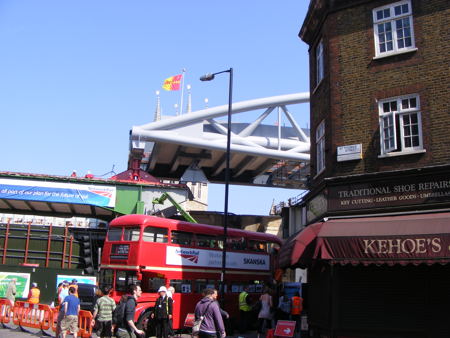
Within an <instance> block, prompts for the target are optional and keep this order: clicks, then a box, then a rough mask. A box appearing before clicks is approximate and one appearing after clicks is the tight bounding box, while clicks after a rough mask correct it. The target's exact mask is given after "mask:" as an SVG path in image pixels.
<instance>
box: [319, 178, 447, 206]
mask: <svg viewBox="0 0 450 338" xmlns="http://www.w3.org/2000/svg"><path fill="white" fill-rule="evenodd" d="M449 201H450V175H448V174H447V175H444V174H440V175H430V176H423V177H417V176H416V177H414V178H409V179H407V180H402V179H391V180H382V179H380V180H379V181H374V182H365V183H358V184H349V185H340V186H330V187H328V210H329V211H341V210H355V209H371V208H381V207H391V206H405V205H415V204H428V203H441V202H449Z"/></svg>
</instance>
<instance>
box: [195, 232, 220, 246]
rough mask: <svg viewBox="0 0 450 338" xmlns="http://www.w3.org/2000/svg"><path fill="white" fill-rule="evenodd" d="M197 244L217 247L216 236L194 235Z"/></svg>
mask: <svg viewBox="0 0 450 338" xmlns="http://www.w3.org/2000/svg"><path fill="white" fill-rule="evenodd" d="M196 237H197V245H198V246H200V247H202V248H217V238H216V237H214V236H209V235H196Z"/></svg>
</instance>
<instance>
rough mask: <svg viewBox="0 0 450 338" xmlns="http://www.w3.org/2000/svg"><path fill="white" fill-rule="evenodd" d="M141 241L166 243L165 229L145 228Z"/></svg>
mask: <svg viewBox="0 0 450 338" xmlns="http://www.w3.org/2000/svg"><path fill="white" fill-rule="evenodd" d="M142 239H143V240H144V242H156V243H167V229H164V228H156V227H146V228H145V229H144V235H143V237H142Z"/></svg>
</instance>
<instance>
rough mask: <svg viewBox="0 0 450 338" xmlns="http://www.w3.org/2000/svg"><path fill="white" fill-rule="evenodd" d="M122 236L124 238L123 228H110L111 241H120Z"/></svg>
mask: <svg viewBox="0 0 450 338" xmlns="http://www.w3.org/2000/svg"><path fill="white" fill-rule="evenodd" d="M121 238H122V228H109V230H108V240H109V241H120V239H121Z"/></svg>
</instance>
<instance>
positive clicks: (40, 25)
mask: <svg viewBox="0 0 450 338" xmlns="http://www.w3.org/2000/svg"><path fill="white" fill-rule="evenodd" d="M308 3H309V1H306V0H296V1H294V0H286V1H282V2H275V1H267V0H260V1H237V0H230V1H220V2H219V1H204V0H196V1H178V0H173V1H155V0H153V1H150V0H146V1H144V0H134V1H119V0H108V1H106V0H96V1H92V0H77V1H73V0H72V1H60V0H54V1H51V0H40V1H33V0H24V1H16V0H2V1H0V46H1V49H2V52H1V53H0V128H1V135H2V141H1V142H0V159H1V161H0V171H15V172H29V173H43V174H50V175H70V173H71V172H72V170H74V169H75V170H77V172H78V173H79V174H84V173H86V172H87V171H88V170H90V171H91V172H92V173H93V174H94V175H98V176H100V175H102V174H105V173H107V172H109V171H110V170H111V168H112V167H113V165H114V171H115V172H117V173H118V172H121V171H123V170H126V165H127V156H128V146H129V140H128V136H129V130H130V129H131V127H132V126H133V125H141V124H144V123H148V122H151V121H152V119H153V115H154V110H155V104H156V97H155V91H156V90H161V103H162V108H163V114H164V115H173V114H175V108H174V104H175V103H177V102H179V92H165V91H163V90H162V89H161V85H162V82H163V80H164V79H165V78H167V77H170V76H172V75H176V74H178V73H180V71H181V69H182V68H186V70H187V73H186V81H185V84H190V85H191V86H192V95H193V110H197V109H201V108H203V107H204V99H205V98H208V100H209V106H210V107H212V106H216V105H223V104H226V103H227V99H228V96H227V88H228V87H227V86H228V79H227V76H226V75H225V76H222V77H220V78H219V77H217V79H216V80H215V81H213V82H200V81H199V80H198V78H199V77H200V76H201V75H203V74H204V73H207V72H217V71H221V70H224V69H228V68H230V67H233V69H234V93H233V101H234V102H238V101H242V100H249V99H255V98H260V97H267V96H274V95H282V94H290V93H296V92H305V91H308V89H309V85H308V49H307V45H306V44H305V43H303V42H302V41H301V40H300V39H299V38H298V36H297V35H298V32H299V30H300V27H301V24H302V22H303V19H304V17H305V14H306V10H307V7H308ZM292 112H293V114H294V115H296V118H297V120H298V121H300V124H301V126H302V127H306V126H308V124H309V122H308V120H309V117H308V105H301V106H297V107H296V108H295V109H293V111H292ZM242 119H245V118H244V117H243V118H242ZM240 122H244V121H243V120H240ZM269 122H270V121H269ZM298 193H300V191H298V190H286V189H272V188H270V189H267V188H264V189H263V188H255V187H238V186H231V188H230V206H229V210H230V212H234V213H238V214H267V213H268V211H269V208H270V205H271V204H272V200H273V199H275V201H277V202H279V201H282V200H286V199H287V198H288V197H292V196H295V195H297V194H298ZM222 196H223V186H221V185H211V187H210V199H209V204H210V210H214V211H220V210H223V197H222ZM249 201H251V202H249Z"/></svg>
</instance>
